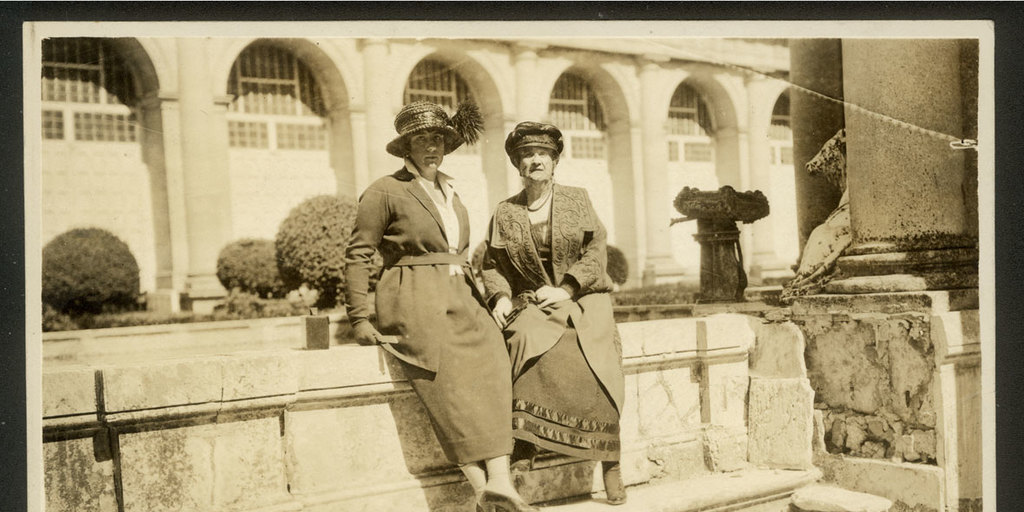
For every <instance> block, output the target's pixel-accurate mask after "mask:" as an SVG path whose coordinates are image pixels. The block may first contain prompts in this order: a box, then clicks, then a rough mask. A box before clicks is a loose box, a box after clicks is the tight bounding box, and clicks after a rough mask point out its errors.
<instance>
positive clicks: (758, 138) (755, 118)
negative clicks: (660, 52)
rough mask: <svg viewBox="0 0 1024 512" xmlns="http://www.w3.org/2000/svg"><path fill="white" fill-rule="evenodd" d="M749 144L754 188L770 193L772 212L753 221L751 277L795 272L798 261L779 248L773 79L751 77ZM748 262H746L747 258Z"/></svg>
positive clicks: (750, 257) (752, 187)
mask: <svg viewBox="0 0 1024 512" xmlns="http://www.w3.org/2000/svg"><path fill="white" fill-rule="evenodd" d="M746 85H747V105H748V108H747V112H748V117H747V133H748V135H749V136H748V138H747V145H748V148H749V149H748V154H749V169H750V189H752V190H760V191H761V192H763V193H764V195H765V196H767V197H768V201H769V208H771V212H772V213H770V214H769V216H768V217H767V218H764V219H761V220H759V221H757V222H755V223H754V224H752V225H751V227H750V229H749V231H750V232H751V239H752V240H751V245H750V246H748V247H752V251H751V252H752V254H751V255H750V256H749V260H750V261H749V265H750V278H751V280H752V281H754V282H758V281H762V280H763V279H765V278H767V277H776V276H786V275H792V270H790V269H789V266H790V265H792V264H793V263H795V262H792V261H790V262H784V261H782V260H781V258H780V257H779V255H778V253H777V251H776V250H775V225H774V224H775V223H774V221H775V215H776V213H775V211H776V210H775V208H776V206H777V204H776V203H777V201H779V198H778V194H774V193H773V191H772V188H773V186H772V175H771V166H770V165H769V164H770V159H771V144H769V140H768V128H769V126H770V125H771V119H772V110H773V108H774V107H775V100H776V98H777V96H776V94H775V93H777V91H778V89H777V88H775V86H774V84H773V83H772V81H770V80H766V79H760V78H758V79H752V80H748V81H747V84H746ZM745 263H746V262H745Z"/></svg>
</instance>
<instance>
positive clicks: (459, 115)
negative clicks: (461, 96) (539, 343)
mask: <svg viewBox="0 0 1024 512" xmlns="http://www.w3.org/2000/svg"><path fill="white" fill-rule="evenodd" d="M451 125H452V128H454V129H455V133H457V134H459V137H461V138H462V140H464V141H466V144H476V141H477V140H479V139H480V134H481V133H483V131H484V118H483V116H481V115H480V108H479V107H477V106H476V104H475V103H470V102H468V101H464V102H462V103H459V106H458V108H457V109H456V110H455V115H453V116H452V119H451Z"/></svg>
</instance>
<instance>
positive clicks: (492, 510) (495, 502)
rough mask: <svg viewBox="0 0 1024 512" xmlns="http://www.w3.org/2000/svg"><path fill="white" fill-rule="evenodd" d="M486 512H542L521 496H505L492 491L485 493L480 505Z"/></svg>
mask: <svg viewBox="0 0 1024 512" xmlns="http://www.w3.org/2000/svg"><path fill="white" fill-rule="evenodd" d="M478 505H479V506H480V507H482V508H483V510H484V512H540V509H539V508H537V507H534V506H533V505H530V504H529V503H527V502H526V501H524V500H523V499H522V498H520V497H519V496H515V497H513V496H505V495H504V494H498V493H496V492H492V491H484V494H483V495H482V496H480V502H479V503H478Z"/></svg>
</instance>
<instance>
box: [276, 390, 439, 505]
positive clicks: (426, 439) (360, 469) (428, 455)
mask: <svg viewBox="0 0 1024 512" xmlns="http://www.w3.org/2000/svg"><path fill="white" fill-rule="evenodd" d="M285 423H286V425H287V429H286V433H285V436H286V443H287V446H288V457H289V461H288V462H289V465H290V466H291V467H292V468H293V470H292V471H293V473H292V477H291V486H292V491H293V492H297V493H303V494H310V493H318V492H325V491H331V490H343V489H348V490H356V489H364V488H373V487H375V486H381V485H386V484H388V483H394V482H397V481H401V480H410V481H412V480H414V475H418V474H423V473H427V472H431V471H436V470H441V469H445V468H448V467H450V464H449V463H448V461H447V459H445V457H444V454H443V452H442V451H441V446H440V444H439V443H438V441H437V438H436V436H435V435H434V432H433V429H432V427H431V425H430V420H429V418H428V417H427V415H426V411H425V410H424V409H423V406H422V405H421V404H420V402H419V399H418V398H417V397H416V396H415V395H403V396H401V397H398V398H395V399H393V401H391V402H387V401H385V402H376V403H368V404H353V405H350V406H348V407H342V408H332V409H317V410H306V411H292V412H288V413H287V417H286V420H285ZM370 440H372V442H367V441H370Z"/></svg>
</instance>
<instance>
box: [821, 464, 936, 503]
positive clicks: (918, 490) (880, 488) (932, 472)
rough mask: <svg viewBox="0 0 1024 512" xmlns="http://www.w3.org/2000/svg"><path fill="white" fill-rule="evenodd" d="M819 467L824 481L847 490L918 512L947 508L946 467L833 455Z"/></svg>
mask: <svg viewBox="0 0 1024 512" xmlns="http://www.w3.org/2000/svg"><path fill="white" fill-rule="evenodd" d="M818 467H819V468H821V470H822V473H823V475H824V479H825V481H827V482H829V483H832V484H835V485H838V486H839V487H842V488H844V489H850V490H854V491H858V492H864V493H868V494H874V495H876V496H883V497H885V498H887V499H890V500H892V501H893V502H896V503H897V504H902V505H901V506H904V505H905V506H906V507H907V508H909V509H914V510H916V511H918V512H921V511H924V512H934V511H944V510H946V509H945V494H944V487H945V485H944V481H943V470H942V469H941V468H938V467H936V466H932V465H928V464H911V463H906V462H891V461H887V460H879V459H864V458H859V457H847V456H843V455H830V456H827V457H822V458H820V459H819V460H818ZM915 507H917V508H915Z"/></svg>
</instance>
